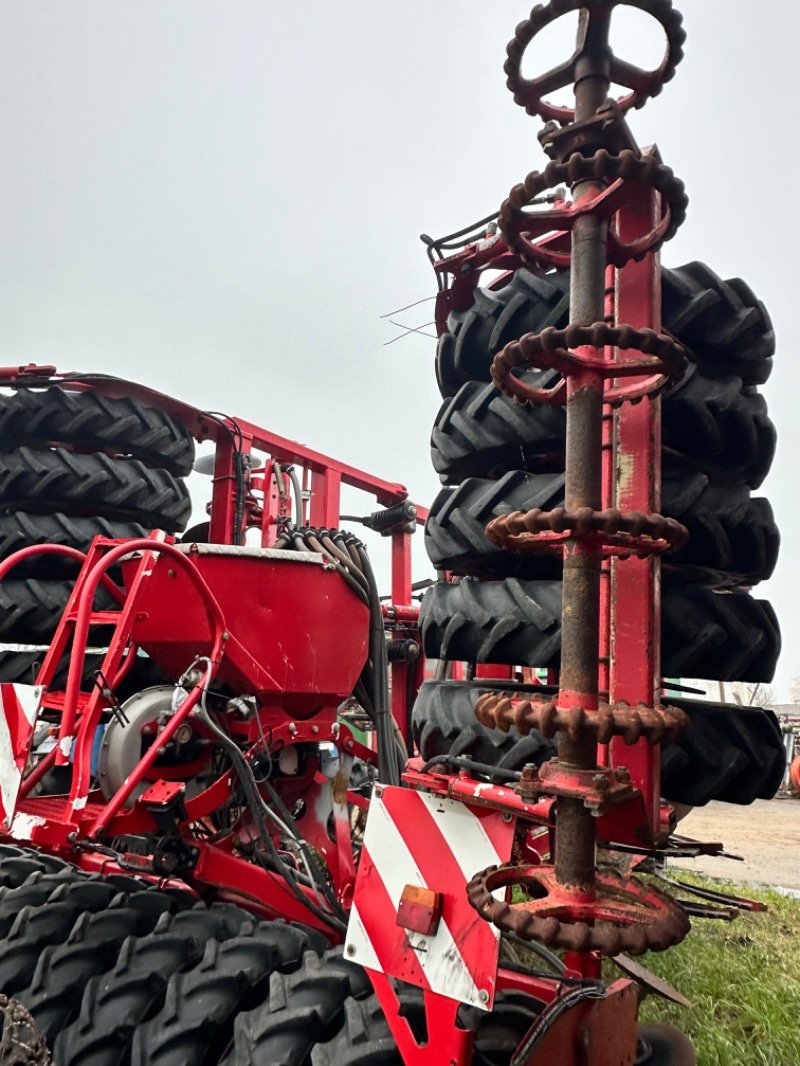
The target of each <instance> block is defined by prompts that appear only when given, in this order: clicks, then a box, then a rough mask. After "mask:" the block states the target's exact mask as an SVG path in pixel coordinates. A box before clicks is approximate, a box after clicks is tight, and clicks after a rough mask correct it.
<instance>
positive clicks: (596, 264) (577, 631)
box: [555, 12, 610, 888]
mask: <svg viewBox="0 0 800 1066" xmlns="http://www.w3.org/2000/svg"><path fill="white" fill-rule="evenodd" d="M587 20H588V16H587V14H586V12H582V14H581V23H580V26H579V30H578V37H579V41H580V38H581V35H582V34H584V33H586V30H587V26H586V23H587ZM593 28H594V29H595V30H596V31H597V32H595V33H593V34H592V38H593V39H592V40H588V39H587V41H586V47H587V51H586V52H585V54H584V55H583V56H582V58H581V60H580V62H579V64H578V68H577V69H576V83H575V119H576V121H577V122H581V121H584V120H585V119H588V118H591V117H592V116H593V115H594V114H595V113H596V111H597V109H598V108H599V107H600V106H601V105H602V104H603V102H604V101H605V99H606V97H607V96H608V91H609V87H610V83H609V77H608V58H607V57H608V22H607V20H605V21H604V22H603V23H602V24H600V23H598V22H595V24H594V27H593ZM602 188H603V185H602V183H600V182H595V181H585V182H581V183H580V184H578V185H576V186H575V187H574V188H573V190H572V193H573V199H574V201H575V202H576V203H580V202H581V201H583V200H591V199H593V198H594V197H595V196H596V195H597V194H598V193H599V192H600V191H602ZM607 230H608V226H607V223H606V222H605V221H604V220H603V219H600V218H597V217H593V216H592V215H586V216H585V217H583V218H580V219H578V220H577V221H576V224H575V226H574V227H573V230H572V238H571V239H572V260H571V262H572V271H571V275H570V322H571V323H572V324H575V325H582V326H590V325H592V324H593V323H595V322H602V321H603V317H604V311H605V273H606V238H607ZM566 414H567V429H566V485H565V505H566V508H567V510H568V511H575V510H577V509H578V508H579V507H589V508H591V509H592V510H593V511H597V510H599V509H600V507H601V505H602V488H603V479H602V454H603V453H602V443H603V376H602V374H599V373H597V372H591V371H584V372H582V373H580V374H574V375H571V376H570V377H569V378H568V380H567V403H566ZM600 564H601V556H600V552H599V549H598V547H597V546H596V544H593V543H587V542H586V541H585V540H584V541H581V540H580V539H579V538H575V539H572V540H570V541H569V542H568V543H567V545H566V546H565V551H564V599H563V607H562V637H561V686H560V696H559V702H560V703H561V705H562V706H581V707H583V708H585V709H586V710H595V709H596V708H597V703H598V674H597V662H598V655H599V640H600V635H599V634H600ZM558 755H559V759H560V760H561V761H562V762H564V763H567V764H568V765H570V766H574V767H577V768H579V769H591V768H592V767H594V766H596V765H597V748H596V744H595V741H594V738H593V736H592V735H591V734H590V733H587V734H586V735H585V736H584V737H581V738H577V739H571V738H570V737H568V736H567V735H566V734H563V735H561V736H560V737H559V740H558ZM557 818H558V833H557V834H556V858H555V867H556V875H557V877H558V880H559V881H561V882H562V883H564V884H573V885H579V886H582V887H587V888H589V887H591V886H592V885H593V884H594V880H595V837H596V834H595V825H594V819H593V818H592V815H591V813H590V812H589V811H588V810H587V809H586V807H585V806H584V805H583V803H582V801H581V800H579V799H569V798H560V799H559V800H558V813H557Z"/></svg>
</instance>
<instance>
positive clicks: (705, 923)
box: [609, 860, 800, 1066]
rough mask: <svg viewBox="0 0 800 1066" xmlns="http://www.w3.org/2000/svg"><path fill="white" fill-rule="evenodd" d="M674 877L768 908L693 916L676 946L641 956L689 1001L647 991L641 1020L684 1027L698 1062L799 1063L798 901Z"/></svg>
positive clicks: (704, 1065) (741, 1065)
mask: <svg viewBox="0 0 800 1066" xmlns="http://www.w3.org/2000/svg"><path fill="white" fill-rule="evenodd" d="M799 861H800V860H799ZM677 876H679V877H680V879H681V880H685V881H691V882H692V883H694V884H697V885H705V886H709V887H712V888H717V889H720V888H721V889H722V890H723V891H724V890H725V889H726V888H729V889H730V891H731V892H733V893H735V894H738V895H745V896H747V897H748V898H751V899H759V900H762V901H763V902H764V903H766V904H767V906H768V907H769V910H768V911H767V912H766V913H760V914H758V913H757V914H749V913H742V914H741V915H740V917H738V918H736V919H735V921H733V922H722V921H710V920H707V919H706V920H704V919H702V918H695V919H693V920H692V931H691V933H690V934H689V936H688V937H687V938H686V940H684V942H683V943H682V944H680V945H679V946H678V947H676V948H672V949H671V950H670V951H665V952H663V953H658V954H655V953H654V954H650V955H646V956H645V957H644V958H643V959H642V960H641V961H642V962H643V963H644V965H645V966H647V967H649V969H651V970H652V971H653V972H654V973H657V974H658V975H659V976H660V977H664V978H666V980H667V981H669V982H671V984H673V985H674V986H675V988H677V989H678V990H679V991H680V992H682V993H683V994H684V995H685V996H686V997H687V999H689V1000H691V1002H692V1007H691V1008H688V1007H678V1006H676V1005H673V1004H671V1003H668V1002H667V1001H666V1000H663V999H661V998H660V997H657V996H652V995H651V996H648V997H647V999H646V1000H645V1001H644V1003H643V1004H642V1007H641V1009H640V1012H639V1016H640V1019H641V1020H643V1021H658V1022H667V1023H669V1024H670V1025H674V1026H675V1027H676V1028H678V1029H681V1030H682V1031H683V1032H685V1033H687V1034H688V1036H689V1037H690V1038H691V1040H692V1042H693V1043H694V1045H695V1047H696V1048H697V1055H698V1062H699V1064H700V1066H799V1064H800V900H797V899H788V898H787V897H785V896H782V895H779V894H778V893H777V892H772V891H770V890H768V889H756V888H750V887H749V886H745V887H743V886H741V885H727V884H723V885H720V883H719V882H716V881H715V882H709V881H708V880H705V879H702V878H699V877H694V876H692V875H688V874H683V873H681V874H679V875H677ZM674 891H676V892H678V894H679V890H674ZM612 970H613V971H614V972H615V973H618V971H616V968H615V967H613V968H612ZM609 976H611V972H609Z"/></svg>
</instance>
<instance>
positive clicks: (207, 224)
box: [0, 0, 800, 695]
mask: <svg viewBox="0 0 800 1066" xmlns="http://www.w3.org/2000/svg"><path fill="white" fill-rule="evenodd" d="M678 6H679V7H680V8H681V10H683V13H684V16H685V20H686V26H687V29H688V33H689V40H688V44H687V48H686V58H685V60H684V62H683V64H682V65H681V67H680V68H679V70H678V73H677V75H676V78H675V80H674V81H673V82H671V83H670V84H669V85H668V86H667V87H666V88H665V90H664V92H663V94H662V95H661V96H660V97H659V98H658V99H657V100H655V101H653V102H652V103H651V104H649V105H648V106H647V107H646V108H645V109H644V110H643V111H641V112H637V113H636V114H635V115H634V117H633V119H632V125H633V128H634V131H635V133H636V135H637V138H638V139H639V141H640V143H642V144H646V143H650V142H652V141H654V140H655V141H657V142H658V144H659V147H660V149H661V151H662V154H663V156H664V159H665V161H666V162H667V163H669V164H670V165H671V166H672V167H673V168H674V169H675V171H676V172H677V173H678V174H679V175H680V176H681V177H682V178H683V179H684V180H685V182H686V185H687V188H688V192H689V195H690V197H691V204H690V210H689V216H688V219H687V222H686V224H685V225H684V227H683V228H682V229H681V231H680V232H679V234H678V236H677V237H676V239H675V240H674V241H673V242H672V243H671V244H670V245H669V246H668V247H667V248H666V249H665V252H664V262H665V263H666V264H667V265H669V266H677V265H679V264H681V263H684V262H688V261H689V260H692V259H703V260H705V261H706V262H707V263H708V264H709V265H710V266H711V267H712V268H713V269H714V270H715V271H716V272H717V273H719V274H721V275H722V276H723V277H730V276H734V275H741V276H743V277H744V278H745V279H746V280H747V281H748V283H749V284H750V285H751V286H752V287H753V289H755V291H756V292H757V293H758V294H759V296H761V298H762V299H764V300H765V302H766V303H767V306H768V307H769V309H770V311H771V314H772V316H773V319H774V322H775V326H776V329H777V332H778V356H777V360H776V366H775V371H774V373H773V376H772V378H771V380H770V382H769V384H768V385H767V387H766V389H765V392H766V395H767V398H768V400H769V404H770V411H771V414H772V417H773V419H774V420H775V422H776V423H777V425H778V432H779V441H780V443H779V453H778V458H777V460H776V462H775V466H774V468H773V473H772V474H771V476H770V478H769V479H768V481H767V482H766V485H765V486H764V489H762V490H761V492H763V493H766V494H767V495H768V496H769V497H770V498H771V500H772V502H773V506H774V507H775V510H776V513H777V516H778V519H779V522H780V524H781V529H782V533H783V550H782V557H781V562H780V564H779V570H778V574H777V577H776V578H775V579H773V581H772V582H770V584H769V586H764V590H763V591H764V594H766V595H768V596H769V597H770V598H771V599H772V600H773V602H774V603H775V605H776V608H777V609H778V612H779V615H780V618H781V622H782V627H783V634H784V648H785V650H784V654H783V658H782V663H781V666H780V668H779V676H778V681H779V693H780V694H781V695H785V694H786V688H787V685H788V682H789V681H790V680H791V678H792V677H794V676H795V675H796V674H800V653H798V651H797V650H796V649H798V648H799V647H800V641H799V640H798V638H800V610H799V609H798V600H800V575H798V569H797V566H796V560H797V558H798V553H799V552H800V529H794V530H793V529H792V528H791V523H792V520H793V519H794V518H795V515H796V514H797V506H796V502H795V501H796V496H797V491H798V490H797V487H796V486H797V467H798V458H799V457H800V447H799V445H800V416H799V414H798V398H800V370H799V369H798V366H797V360H796V356H795V348H797V342H796V341H795V340H794V339H793V338H792V334H791V321H792V317H793V315H794V317H797V310H798V305H799V304H800V298H799V297H798V285H797V280H798V271H797V267H796V260H797V251H796V247H797V244H798V241H800V224H799V223H798V209H797V206H796V200H795V199H794V197H793V194H792V192H791V190H792V188H793V187H794V184H795V177H796V173H797V170H798V141H797V137H796V136H795V133H794V129H793V123H794V120H795V118H796V114H797V107H798V92H797V87H796V86H797V82H796V75H795V74H794V73H793V72H792V71H791V70H790V69H789V50H790V44H791V46H794V44H795V42H796V41H797V40H798V37H800V7H798V6H797V5H795V4H793V3H790V2H788V0H770V2H769V3H762V4H760V5H754V4H753V3H751V2H749V0H748V2H745V0H684V3H683V4H679V5H678ZM526 14H527V9H526V7H525V5H524V4H519V3H516V2H515V3H511V2H510V0H493V2H492V3H486V2H485V0H480V2H478V0H447V2H445V0H424V2H423V0H404V2H403V3H402V4H392V5H389V4H382V3H375V2H371V3H366V2H363V0H339V2H338V3H333V2H327V3H322V2H321V0H314V2H306V3H294V4H291V3H281V4H278V3H275V2H272V0H258V2H252V0H227V2H210V0H160V2H153V0H137V2H136V3H133V2H131V0H126V2H118V0H16V2H9V0H2V2H0V153H2V165H1V166H0V362H2V363H6V364H8V363H14V364H16V363H22V362H27V361H37V362H53V363H55V364H57V365H58V366H59V367H60V368H62V369H81V370H87V371H103V372H108V373H115V374H120V375H125V376H129V377H133V378H136V379H139V380H141V381H144V382H147V383H148V384H150V385H152V386H154V387H157V388H160V389H162V390H164V391H167V392H172V393H174V394H176V395H179V396H181V397H183V398H185V399H187V400H189V401H192V402H194V403H196V404H198V405H200V406H204V407H213V408H216V409H221V410H225V411H226V412H228V413H230V414H233V415H239V416H241V417H244V418H248V419H251V420H253V421H256V422H260V423H262V424H264V425H267V426H269V427H270V428H272V429H274V430H276V431H278V432H281V433H283V434H286V435H288V436H291V437H295V438H298V439H301V440H303V441H306V442H307V443H309V444H313V445H314V446H316V447H318V448H320V449H322V450H326V451H329V452H332V453H334V454H336V455H337V456H339V457H341V458H343V459H345V460H347V461H349V462H351V463H354V464H356V465H359V466H363V467H366V468H368V469H370V470H372V471H374V472H376V473H379V474H381V475H383V476H385V477H387V478H390V479H392V480H400V481H404V482H405V483H406V484H407V485H408V486H409V489H410V491H411V494H412V496H413V497H414V498H416V499H418V500H419V501H420V502H423V503H428V502H430V499H431V498H432V496H433V494H434V492H435V490H436V485H437V482H436V479H435V477H434V475H433V472H432V469H431V467H430V462H429V456H428V437H429V432H430V427H431V423H432V420H433V418H434V415H435V412H436V410H437V407H438V404H439V398H438V393H437V390H436V386H435V383H434V377H433V363H432V359H433V353H434V348H435V342H434V341H432V340H428V339H425V338H424V337H418V336H412V337H408V338H406V339H405V340H402V341H398V342H397V343H395V344H392V345H390V346H388V347H386V346H385V342H387V341H389V340H391V338H392V337H394V336H396V335H397V332H398V330H397V329H396V328H395V327H394V326H392V325H390V324H389V323H388V322H387V321H385V320H382V319H381V317H380V316H381V315H383V314H385V313H387V312H390V311H392V310H394V309H395V308H398V307H401V306H402V305H404V304H408V303H411V302H412V301H415V300H420V299H422V298H424V297H426V296H430V295H432V294H433V292H434V291H435V283H434V279H433V276H432V272H431V271H430V268H429V266H428V263H427V260H426V257H425V255H424V250H423V247H422V245H421V244H420V243H419V240H418V235H419V233H420V232H422V231H425V232H428V233H432V234H435V235H436V234H441V233H446V232H449V231H451V230H454V229H457V228H459V227H461V226H463V225H465V224H467V223H469V222H471V221H473V220H474V219H476V218H479V217H481V216H483V215H485V214H488V213H489V212H490V211H492V210H493V209H495V208H496V207H497V206H499V203H500V202H501V200H502V199H503V198H504V197H505V195H506V193H507V191H508V189H509V188H510V187H511V185H512V184H514V183H515V182H517V181H519V180H521V179H522V178H523V177H524V175H525V174H526V173H527V172H528V171H529V170H532V169H534V168H535V167H537V166H538V165H540V164H541V163H542V161H543V157H542V156H541V153H540V151H539V148H538V143H537V141H536V137H535V134H536V131H537V128H538V127H537V123H536V121H534V120H532V119H530V118H528V117H527V116H526V115H525V113H524V111H523V110H522V109H521V108H519V107H517V106H516V105H515V104H514V103H513V100H512V98H511V95H510V94H509V93H508V91H507V89H506V88H505V84H504V80H505V79H504V75H503V71H502V64H503V59H504V48H505V44H506V42H507V40H508V39H509V37H510V36H511V34H512V32H513V29H514V26H515V24H516V23H517V22H518V21H519V20H520V19H521V18H523V17H524V16H525V15H526ZM556 44H557V42H556ZM618 44H619V46H620V49H621V50H625V51H626V54H627V57H628V58H630V59H632V60H634V61H635V60H639V61H640V62H646V61H647V59H648V58H650V57H651V56H652V51H653V40H652V39H651V37H650V36H649V35H647V34H643V35H641V36H639V35H637V34H635V33H634V32H633V29H632V28H628V31H627V32H625V27H623V28H622V32H621V33H620V37H619V41H618ZM550 58H551V60H552V58H553V57H552V56H551V57H550ZM555 58H560V57H555ZM431 309H432V303H429V304H422V305H421V306H420V307H418V308H415V309H413V310H412V311H410V312H405V313H404V314H403V315H401V316H400V319H401V320H402V321H404V322H406V323H408V325H414V326H416V325H422V324H423V323H425V322H427V321H428V320H429V318H430V313H431ZM419 547H420V548H421V538H420V544H419ZM759 594H762V593H759Z"/></svg>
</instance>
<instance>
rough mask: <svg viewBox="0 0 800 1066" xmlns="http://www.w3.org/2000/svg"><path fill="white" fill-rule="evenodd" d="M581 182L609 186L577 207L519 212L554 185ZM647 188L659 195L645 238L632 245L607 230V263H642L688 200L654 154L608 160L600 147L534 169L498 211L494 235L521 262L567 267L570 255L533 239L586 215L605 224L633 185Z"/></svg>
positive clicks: (567, 226) (680, 217) (682, 212)
mask: <svg viewBox="0 0 800 1066" xmlns="http://www.w3.org/2000/svg"><path fill="white" fill-rule="evenodd" d="M583 181H593V182H606V183H609V184H608V185H607V187H606V188H604V189H603V190H602V192H600V193H598V194H597V195H596V196H590V197H584V198H582V199H581V200H580V202H578V203H574V204H566V203H562V204H561V206H556V207H554V208H551V209H548V210H536V211H534V212H532V213H526V212H525V211H524V208H525V207H527V206H529V205H530V203H531V201H532V200H535V199H536V198H537V197H539V196H541V195H542V193H544V192H546V191H547V190H548V189H554V188H556V186H558V185H563V184H565V183H566V184H568V185H576V184H578V183H580V182H583ZM637 185H639V186H647V187H648V188H652V189H656V190H657V191H658V192H660V193H661V196H662V205H661V212H660V217H659V219H658V221H657V222H656V223H655V225H653V226H652V227H651V229H649V230H648V231H647V232H646V233H642V234H640V235H639V236H638V237H636V238H635V239H634V240H623V239H622V238H621V237H620V236H619V235H618V234H617V233H616V232H615V231H614V227H613V226H612V225H610V224H609V226H608V236H607V242H608V261H609V263H611V264H612V265H613V266H617V267H622V266H624V265H625V263H627V262H628V261H629V260H631V259H642V258H644V256H645V255H647V253H648V252H655V251H657V249H658V248H660V247H661V245H662V244H663V243H664V241H668V240H669V239H670V238H671V237H672V236H673V235H674V234H675V232H676V230H677V229H678V227H679V226H680V225H681V223H682V222H683V220H684V219H685V218H686V208H687V206H688V203H689V198H688V197H687V195H686V192H685V189H684V185H683V182H682V181H681V180H680V178H676V177H675V175H674V173H673V172H672V169H671V168H670V167H668V166H665V165H664V164H663V163H659V161H658V159H656V157H655V156H654V155H645V156H640V155H638V154H637V153H636V152H634V151H632V150H627V151H622V152H620V153H619V155H610V154H609V153H608V152H607V151H606V150H605V149H603V148H601V149H600V151H599V152H595V154H594V155H592V156H588V157H587V156H583V155H580V154H579V153H577V152H576V153H575V154H574V155H572V156H570V158H569V159H568V160H567V162H566V163H558V162H556V163H550V164H548V166H546V167H545V168H544V170H542V171H538V170H534V171H533V172H532V173H530V174H529V175H528V176H527V178H525V181H524V182H522V183H521V184H519V185H515V186H514V188H513V189H512V190H511V192H510V193H509V194H508V199H507V200H505V201H504V203H503V206H502V207H501V208H500V218H499V226H500V232H501V233H502V234H503V237H504V238H505V241H506V244H507V245H508V247H509V248H510V249H511V250H512V251H513V252H516V253H517V254H518V255H519V257H520V258H521V259H522V261H523V262H524V263H526V264H527V265H532V266H537V267H538V266H541V265H542V264H544V265H547V266H555V267H568V266H569V265H570V253H569V252H568V251H562V250H559V249H558V248H556V247H555V245H554V244H553V242H552V241H550V240H548V241H547V242H540V243H536V240H535V239H536V238H537V237H544V236H545V235H546V234H551V233H556V232H566V231H568V230H570V229H571V228H572V226H573V225H574V224H575V222H576V220H577V219H579V218H584V217H586V216H587V215H592V216H593V217H595V218H600V219H606V220H607V221H608V222H609V223H610V222H611V219H612V218H613V217H614V215H615V214H616V213H617V212H618V211H619V210H620V209H621V207H622V206H623V204H624V203H625V202H626V201H627V200H628V198H629V196H630V195H631V194H632V193H634V192H635V186H637Z"/></svg>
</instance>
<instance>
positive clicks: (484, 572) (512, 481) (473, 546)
mask: <svg viewBox="0 0 800 1066" xmlns="http://www.w3.org/2000/svg"><path fill="white" fill-rule="evenodd" d="M563 502H564V475H563V474H528V473H525V472H524V471H520V470H514V471H511V472H510V473H508V474H506V475H505V476H504V477H502V478H500V480H499V481H489V480H484V479H482V478H470V479H469V480H467V481H465V482H463V483H462V484H461V485H459V486H458V487H457V488H454V489H451V488H448V489H442V491H441V492H440V493H439V494H438V496H437V497H436V499H435V500H434V501H433V505H432V506H431V510H430V514H429V516H428V521H427V523H426V525H425V547H426V549H427V552H428V558H429V559H430V560H431V562H432V563H433V565H434V566H435V567H436V569H437V570H450V571H452V572H453V573H456V574H472V575H475V576H476V577H480V576H483V577H510V576H522V575H523V574H528V575H529V576H530V571H531V569H533V570H535V573H536V576H537V577H542V578H544V577H548V576H549V577H554V576H556V575H557V574H559V573H560V570H561V562H560V560H557V559H556V558H555V557H554V556H552V555H551V556H544V555H542V556H536V558H535V560H533V561H532V557H531V556H524V555H519V554H514V553H511V552H505V551H503V550H502V549H500V548H498V547H496V546H495V545H494V544H492V543H491V541H490V540H489V539H488V537H487V536H486V525H487V523H488V522H489V521H490V520H491V519H492V518H496V517H497V516H498V515H502V514H510V513H511V512H512V511H521V510H522V511H527V510H529V509H531V508H533V507H539V508H541V509H542V510H543V511H549V510H552V509H553V508H554V507H559V506H562V505H563Z"/></svg>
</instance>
